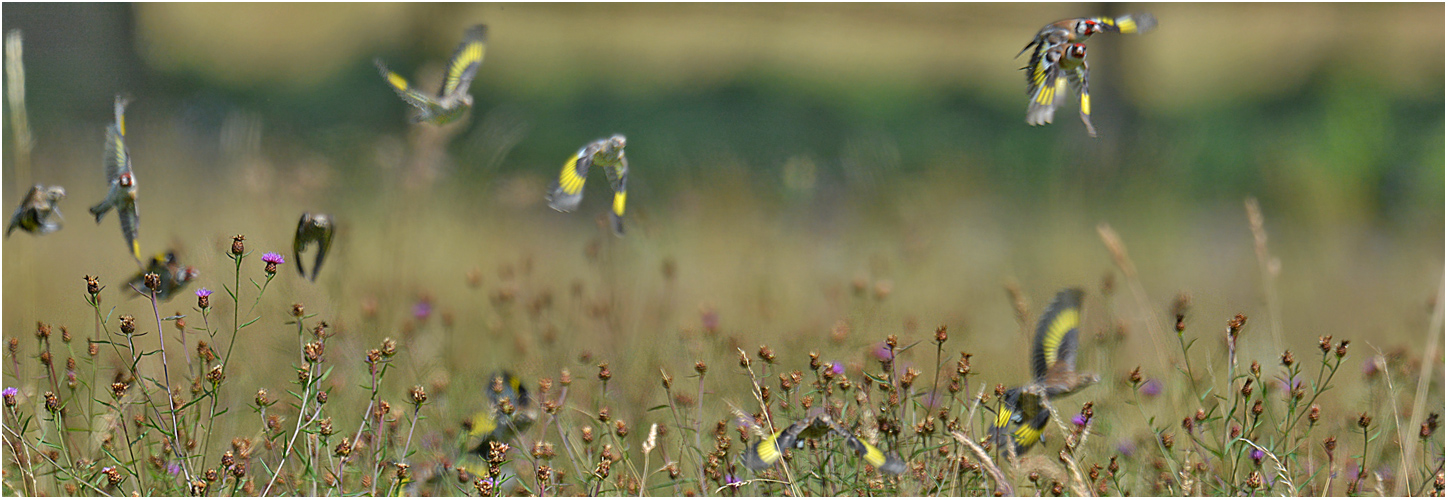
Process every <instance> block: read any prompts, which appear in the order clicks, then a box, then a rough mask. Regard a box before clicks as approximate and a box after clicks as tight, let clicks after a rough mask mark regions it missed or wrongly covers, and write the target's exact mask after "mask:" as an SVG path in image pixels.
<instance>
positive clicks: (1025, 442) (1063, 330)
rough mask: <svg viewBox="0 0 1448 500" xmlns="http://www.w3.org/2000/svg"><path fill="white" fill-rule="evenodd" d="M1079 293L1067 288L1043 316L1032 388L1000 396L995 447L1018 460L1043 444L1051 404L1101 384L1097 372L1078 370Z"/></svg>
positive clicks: (994, 427) (1038, 329) (1035, 348)
mask: <svg viewBox="0 0 1448 500" xmlns="http://www.w3.org/2000/svg"><path fill="white" fill-rule="evenodd" d="M1083 295H1084V293H1083V292H1082V291H1081V290H1079V289H1074V288H1071V289H1066V290H1062V291H1061V292H1060V293H1057V294H1056V298H1055V299H1054V300H1052V301H1051V304H1050V305H1049V306H1047V307H1046V311H1045V312H1043V313H1041V320H1040V321H1039V322H1038V323H1037V324H1036V336H1035V340H1034V341H1033V342H1032V343H1031V372H1032V375H1033V376H1034V378H1033V380H1032V381H1031V383H1030V384H1027V385H1025V386H1021V387H1015V388H1012V389H1010V390H1008V391H1006V393H1005V395H1003V396H1001V407H1000V410H999V411H998V412H997V413H996V421H995V424H994V425H992V426H991V428H990V435H991V437H992V439H993V440H994V442H995V443H996V445H997V446H998V447H999V448H1001V449H1005V446H1007V445H1011V446H1013V449H1014V451H1015V453H1016V454H1017V455H1019V454H1021V453H1025V451H1026V450H1027V449H1030V447H1031V446H1032V445H1034V444H1036V442H1037V441H1040V440H1041V433H1042V432H1044V431H1045V429H1046V424H1047V422H1049V421H1050V411H1049V409H1047V408H1046V407H1045V405H1046V404H1047V403H1048V402H1049V400H1050V399H1054V398H1056V397H1061V396H1066V395H1069V394H1072V393H1075V392H1076V391H1078V390H1080V389H1082V388H1084V387H1087V386H1089V385H1091V384H1094V383H1096V382H1097V381H1099V380H1100V377H1098V376H1097V375H1096V374H1094V373H1078V372H1077V371H1076V350H1077V348H1078V347H1079V345H1080V336H1081V334H1080V325H1081V298H1082V296H1083Z"/></svg>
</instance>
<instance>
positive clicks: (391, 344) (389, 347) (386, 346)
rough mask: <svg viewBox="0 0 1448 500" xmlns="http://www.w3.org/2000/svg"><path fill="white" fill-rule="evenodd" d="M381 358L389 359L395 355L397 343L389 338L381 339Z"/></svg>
mask: <svg viewBox="0 0 1448 500" xmlns="http://www.w3.org/2000/svg"><path fill="white" fill-rule="evenodd" d="M381 353H382V357H384V358H390V357H392V356H393V355H395V354H397V341H396V340H392V338H391V337H389V338H384V339H382V350H381Z"/></svg>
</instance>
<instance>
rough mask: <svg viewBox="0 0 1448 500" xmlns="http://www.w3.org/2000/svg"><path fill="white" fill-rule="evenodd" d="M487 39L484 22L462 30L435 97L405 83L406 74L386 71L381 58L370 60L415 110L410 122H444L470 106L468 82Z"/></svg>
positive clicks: (436, 123)
mask: <svg viewBox="0 0 1448 500" xmlns="http://www.w3.org/2000/svg"><path fill="white" fill-rule="evenodd" d="M487 41H488V27H487V26H485V25H482V24H479V25H477V26H473V27H471V28H468V30H467V31H465V32H463V41H462V43H461V44H458V48H457V51H455V52H453V56H452V60H450V61H448V64H447V78H446V79H445V80H443V83H442V89H441V90H439V91H438V93H437V97H436V98H434V97H431V96H429V95H427V94H425V93H423V92H422V91H420V90H417V89H415V88H413V87H411V86H409V85H408V84H407V79H406V78H403V77H402V75H399V74H397V73H393V72H392V71H389V70H388V69H387V65H385V64H383V63H382V60H381V59H376V60H374V61H373V62H374V63H375V64H376V65H377V69H378V71H381V72H382V77H383V78H384V79H386V80H387V86H389V87H392V90H393V91H394V92H397V95H398V96H399V97H401V98H402V100H403V101H405V102H407V103H408V104H411V105H413V106H414V107H416V108H417V109H418V110H419V112H418V114H417V116H414V117H413V118H412V122H413V123H418V122H428V123H431V124H433V125H446V124H448V123H450V122H452V121H453V120H456V119H458V118H459V117H461V116H462V115H463V113H464V112H466V111H467V110H468V109H469V108H472V106H473V96H472V95H469V94H468V86H469V85H471V84H472V83H473V76H475V75H477V73H478V67H479V66H482V65H483V52H484V51H485V50H484V49H485V48H486V46H487Z"/></svg>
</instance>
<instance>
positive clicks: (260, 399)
mask: <svg viewBox="0 0 1448 500" xmlns="http://www.w3.org/2000/svg"><path fill="white" fill-rule="evenodd" d="M270 404H271V398H270V397H267V394H266V389H264V388H263V389H257V391H256V405H257V406H267V405H270Z"/></svg>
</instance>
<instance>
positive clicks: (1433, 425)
mask: <svg viewBox="0 0 1448 500" xmlns="http://www.w3.org/2000/svg"><path fill="white" fill-rule="evenodd" d="M1435 432H1438V414H1437V413H1429V414H1428V419H1427V420H1424V421H1423V428H1422V429H1420V430H1419V431H1418V436H1419V437H1422V438H1423V439H1428V438H1430V437H1432V436H1433V433H1435Z"/></svg>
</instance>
